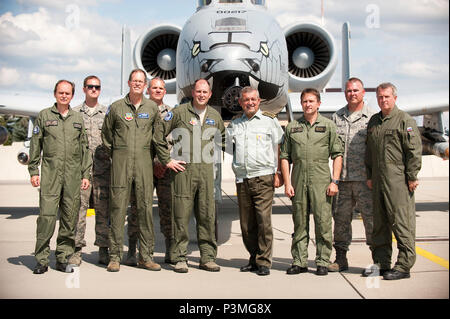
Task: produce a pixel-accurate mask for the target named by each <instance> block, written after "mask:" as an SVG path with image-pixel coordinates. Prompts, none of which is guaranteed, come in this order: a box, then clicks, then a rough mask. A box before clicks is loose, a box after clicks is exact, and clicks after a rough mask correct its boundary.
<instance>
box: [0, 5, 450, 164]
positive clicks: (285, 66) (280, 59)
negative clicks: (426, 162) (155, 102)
mask: <svg viewBox="0 0 450 319" xmlns="http://www.w3.org/2000/svg"><path fill="white" fill-rule="evenodd" d="M129 34H130V32H129V30H128V29H127V28H126V27H124V28H123V32H122V70H121V71H122V87H121V94H122V95H123V94H125V93H126V85H127V80H128V75H129V73H130V71H131V70H132V69H134V68H136V67H137V68H141V69H144V70H145V71H146V72H147V75H148V77H149V78H152V77H156V76H157V77H160V78H163V79H164V80H165V82H166V89H167V93H168V94H167V95H166V99H165V101H166V103H168V104H172V105H174V104H177V103H182V102H183V101H185V100H187V99H189V98H190V97H191V96H190V94H191V89H192V87H193V84H194V82H195V80H196V79H198V78H201V77H202V78H205V79H207V80H208V81H209V83H210V84H211V88H212V97H211V99H210V101H209V104H210V105H211V106H213V107H215V108H216V109H217V110H218V111H219V112H220V114H221V115H222V117H223V118H224V120H229V119H231V118H232V116H234V115H235V114H236V113H239V112H240V111H241V108H240V106H239V104H238V102H237V99H238V95H239V92H240V90H241V88H242V87H244V86H247V85H250V86H252V87H255V88H257V89H258V91H259V93H260V96H261V100H262V102H261V109H262V110H266V111H270V112H273V113H275V114H278V115H279V118H281V119H288V120H292V119H293V118H294V114H296V113H298V112H301V106H300V98H299V92H301V91H302V90H303V89H305V88H310V87H312V88H316V89H318V90H319V91H321V92H322V105H321V107H320V111H321V113H322V114H325V115H326V114H327V113H328V114H332V113H334V112H335V111H337V110H338V109H339V108H341V107H342V106H344V105H345V104H346V101H345V98H344V94H343V93H342V92H343V88H336V89H328V88H326V85H327V83H328V82H329V80H330V79H331V76H332V75H333V74H334V72H335V69H336V65H337V61H338V53H337V49H336V45H335V42H334V39H333V37H332V36H331V34H330V33H329V32H328V31H327V30H326V29H325V28H323V27H322V26H320V25H317V24H314V23H303V22H302V23H296V24H293V25H290V26H288V27H286V28H284V29H282V28H281V27H280V25H279V24H278V22H277V21H276V20H275V18H274V17H272V16H271V15H270V14H269V13H268V12H267V7H266V3H265V0H198V7H197V12H196V13H194V14H193V15H192V16H191V17H190V18H189V19H188V21H187V22H186V23H185V25H184V27H183V28H182V29H181V28H180V27H177V26H173V25H159V26H155V27H152V28H150V29H149V30H147V31H146V32H144V33H143V34H142V35H141V36H140V38H139V39H138V40H137V41H136V43H135V45H134V49H133V50H132V49H131V44H130V36H129ZM349 39H350V30H349V24H348V23H345V24H344V25H343V28H342V86H344V85H345V82H346V80H347V79H348V78H349V77H350V75H351V74H350V54H349V52H350V48H349ZM366 91H369V92H370V91H373V89H366ZM430 97H432V98H430ZM366 98H367V100H366V103H367V104H369V105H370V106H371V107H373V108H374V110H377V109H378V108H377V104H376V100H375V98H374V97H373V93H372V98H370V94H366ZM112 100H113V99H112V98H111V101H112ZM31 101H33V102H34V104H31V103H30V101H29V100H26V99H24V98H23V97H22V96H20V95H18V96H0V113H9V114H16V115H24V116H29V118H30V121H29V130H28V131H29V133H28V136H29V137H31V134H32V127H33V121H34V118H35V117H36V116H37V114H38V112H39V111H40V110H41V109H42V108H44V107H48V105H51V104H52V103H53V102H52V101H48V102H46V103H42V104H39V105H37V104H36V101H35V100H31ZM397 102H398V103H397V104H398V105H399V107H400V108H401V109H403V110H405V111H406V112H408V113H410V114H411V115H413V116H419V115H423V116H424V119H423V124H422V125H421V127H420V130H421V132H422V141H423V153H424V154H434V155H437V156H439V157H442V158H444V159H448V140H447V139H446V138H445V136H444V133H443V132H444V126H443V117H442V112H444V111H448V110H449V101H448V92H447V94H436V93H433V94H432V95H428V96H420V97H416V96H411V97H399V99H398V100H397ZM6 138H7V131H6V129H5V128H1V129H0V144H2V143H4V141H5V140H6ZM28 149H29V143H28V142H25V148H24V149H23V150H22V151H21V152H19V154H18V160H19V162H21V163H22V164H27V163H28V159H29V156H28Z"/></svg>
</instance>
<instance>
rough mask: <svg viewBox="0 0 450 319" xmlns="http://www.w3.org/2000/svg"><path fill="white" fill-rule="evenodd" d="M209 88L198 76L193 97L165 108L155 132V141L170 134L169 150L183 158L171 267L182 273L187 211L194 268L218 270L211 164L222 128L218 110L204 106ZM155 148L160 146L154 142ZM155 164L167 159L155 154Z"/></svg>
mask: <svg viewBox="0 0 450 319" xmlns="http://www.w3.org/2000/svg"><path fill="white" fill-rule="evenodd" d="M211 94H212V92H211V88H210V86H209V83H208V82H207V81H206V80H204V79H199V80H197V81H196V82H195V84H194V89H193V90H192V96H193V101H192V102H189V103H185V104H182V105H180V106H178V107H176V108H174V109H173V110H172V111H171V112H169V113H168V114H167V115H166V117H165V118H164V120H163V125H160V126H159V127H158V128H157V131H156V132H155V141H161V137H166V136H167V135H168V134H169V133H171V132H172V139H173V141H174V145H173V149H172V151H173V154H174V155H175V156H181V158H182V159H183V160H184V161H185V162H187V164H186V170H185V171H183V172H180V173H177V174H175V176H173V183H172V210H173V222H174V250H173V256H172V261H174V262H176V265H175V268H174V271H175V272H178V273H186V272H188V266H187V258H186V255H187V246H188V243H189V232H188V226H189V216H190V214H191V211H192V209H194V212H195V219H196V223H197V238H198V245H199V248H200V269H203V270H207V271H220V267H219V266H218V265H217V264H216V263H215V260H216V256H217V242H216V238H215V202H214V170H213V168H214V162H215V161H217V160H218V158H220V154H221V149H222V146H223V143H224V137H225V127H224V124H223V121H222V118H221V116H220V114H219V113H218V112H217V111H216V110H214V109H213V108H212V107H211V106H209V105H208V101H209V99H210V97H211ZM155 147H156V149H158V148H161V147H163V148H166V147H167V145H161V144H160V145H158V144H157V143H155ZM160 161H161V163H163V164H165V163H167V162H168V161H169V157H168V156H167V157H166V158H160Z"/></svg>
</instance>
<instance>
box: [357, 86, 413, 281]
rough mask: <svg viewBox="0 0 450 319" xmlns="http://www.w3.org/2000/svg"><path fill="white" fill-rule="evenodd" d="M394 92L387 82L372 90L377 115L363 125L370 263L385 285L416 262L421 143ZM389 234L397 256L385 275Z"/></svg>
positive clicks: (370, 270)
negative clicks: (370, 199)
mask: <svg viewBox="0 0 450 319" xmlns="http://www.w3.org/2000/svg"><path fill="white" fill-rule="evenodd" d="M396 100H397V88H396V87H395V86H394V85H393V84H392V83H382V84H380V85H379V86H378V87H377V101H378V106H379V107H380V109H381V112H379V113H377V114H375V115H373V116H372V117H371V118H370V121H369V123H368V126H367V147H366V169H367V186H369V188H370V189H372V194H373V195H372V196H373V234H372V242H373V260H374V262H375V264H376V265H377V266H378V267H371V268H368V269H366V270H364V272H363V276H370V275H372V274H373V272H374V270H373V269H377V268H378V270H379V274H380V275H383V278H384V279H385V280H397V279H403V278H409V277H410V273H409V271H410V269H411V268H412V266H413V265H414V263H415V261H416V247H415V239H416V211H415V200H414V191H415V190H416V188H417V186H418V185H419V181H418V180H417V174H418V173H419V171H420V168H421V167H422V141H421V134H420V132H419V129H418V128H417V125H416V121H415V120H414V119H413V118H412V117H411V116H409V115H408V114H407V113H405V112H403V111H401V110H399V109H398V107H397V105H396V104H395V102H396ZM392 232H393V233H394V236H395V238H396V240H397V247H398V250H399V252H398V256H397V262H396V263H395V266H394V268H393V269H392V270H391V269H390V267H391V257H392Z"/></svg>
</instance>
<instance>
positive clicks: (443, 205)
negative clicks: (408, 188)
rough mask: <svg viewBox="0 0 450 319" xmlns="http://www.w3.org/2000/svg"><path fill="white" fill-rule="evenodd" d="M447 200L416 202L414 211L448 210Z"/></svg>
mask: <svg viewBox="0 0 450 319" xmlns="http://www.w3.org/2000/svg"><path fill="white" fill-rule="evenodd" d="M448 208H449V206H448V202H432V203H416V212H424V211H441V212H448Z"/></svg>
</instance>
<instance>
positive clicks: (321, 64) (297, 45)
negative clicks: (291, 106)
mask: <svg viewBox="0 0 450 319" xmlns="http://www.w3.org/2000/svg"><path fill="white" fill-rule="evenodd" d="M284 35H285V37H286V43H287V49H288V55H289V89H290V90H291V91H292V92H301V91H302V90H303V89H305V88H315V89H317V90H319V91H321V90H323V88H324V87H325V86H326V84H327V83H328V81H329V80H330V79H331V76H332V75H333V73H334V71H335V69H336V65H337V52H336V49H335V45H334V40H333V37H332V35H331V34H330V33H329V32H328V31H327V30H325V29H324V28H322V27H321V26H319V25H316V24H312V23H301V24H294V25H290V26H288V27H286V28H285V29H284Z"/></svg>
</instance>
